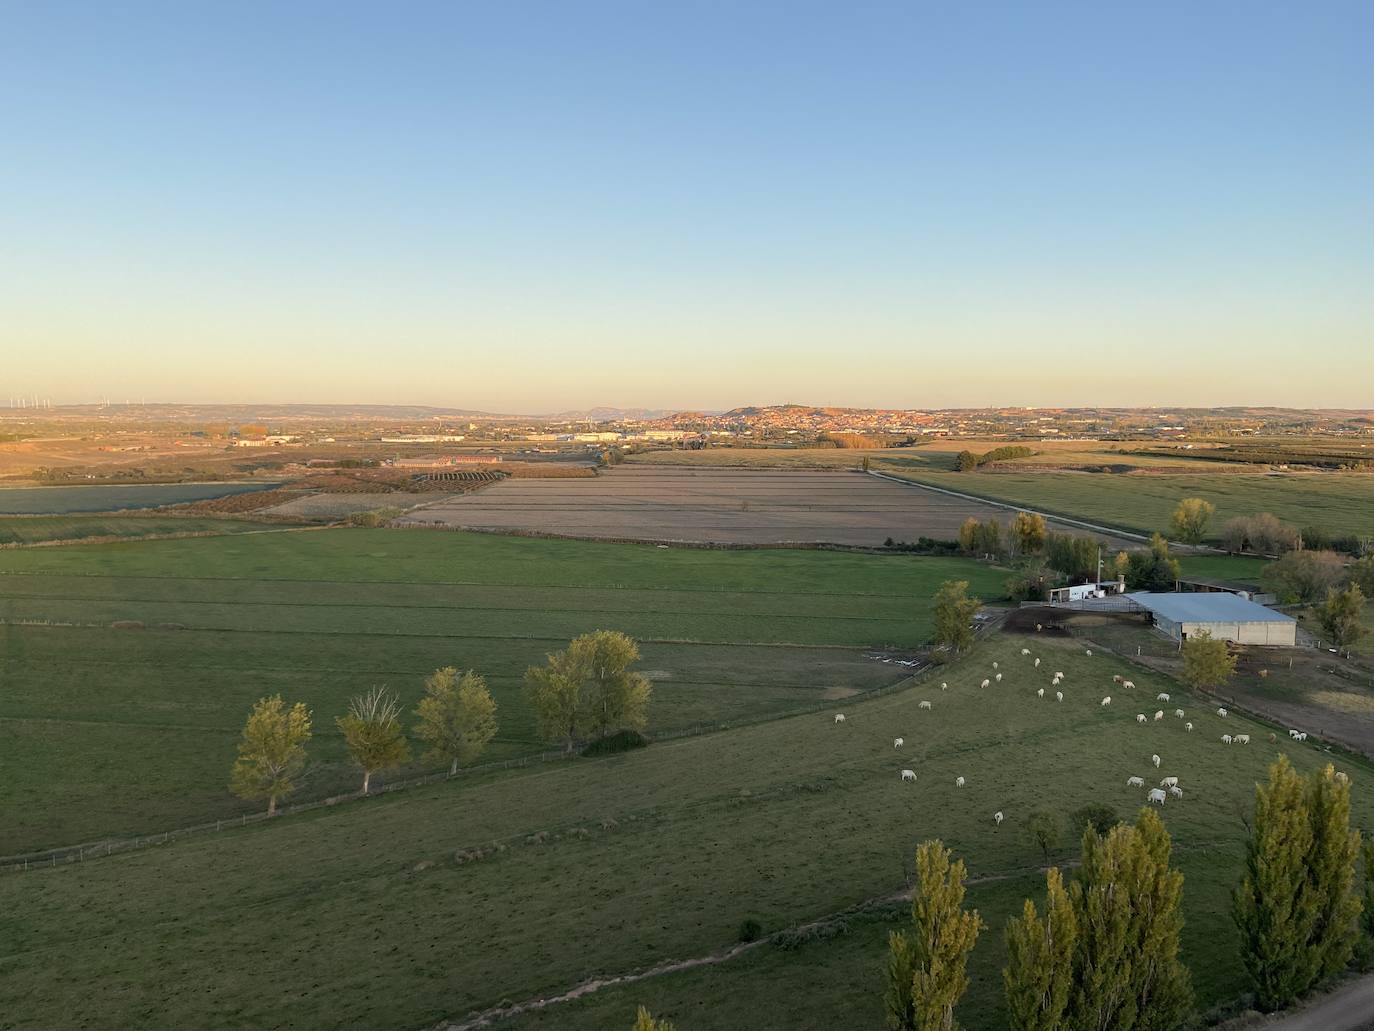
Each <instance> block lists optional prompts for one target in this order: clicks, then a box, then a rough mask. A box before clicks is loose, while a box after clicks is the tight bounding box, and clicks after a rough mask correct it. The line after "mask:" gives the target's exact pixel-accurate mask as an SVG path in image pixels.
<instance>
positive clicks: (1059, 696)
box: [1054, 691, 1064, 702]
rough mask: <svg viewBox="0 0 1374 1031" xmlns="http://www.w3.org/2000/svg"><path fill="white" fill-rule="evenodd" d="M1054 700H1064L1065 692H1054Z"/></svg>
mask: <svg viewBox="0 0 1374 1031" xmlns="http://www.w3.org/2000/svg"><path fill="white" fill-rule="evenodd" d="M1054 700H1055V701H1056V702H1062V701H1063V700H1064V692H1063V691H1056V692H1054Z"/></svg>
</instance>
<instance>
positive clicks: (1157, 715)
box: [1155, 709, 1164, 723]
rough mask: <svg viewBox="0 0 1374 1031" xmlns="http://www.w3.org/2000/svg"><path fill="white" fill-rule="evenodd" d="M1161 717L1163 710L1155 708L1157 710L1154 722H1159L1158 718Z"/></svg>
mask: <svg viewBox="0 0 1374 1031" xmlns="http://www.w3.org/2000/svg"><path fill="white" fill-rule="evenodd" d="M1163 718H1164V710H1163V709H1159V710H1157V711H1156V712H1155V722H1156V723H1158V722H1159V721H1160V720H1162V719H1163Z"/></svg>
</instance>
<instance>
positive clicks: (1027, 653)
mask: <svg viewBox="0 0 1374 1031" xmlns="http://www.w3.org/2000/svg"><path fill="white" fill-rule="evenodd" d="M1021 654H1022V655H1029V654H1030V649H1029V648H1022V649H1021Z"/></svg>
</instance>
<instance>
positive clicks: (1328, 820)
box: [1306, 763, 1361, 987]
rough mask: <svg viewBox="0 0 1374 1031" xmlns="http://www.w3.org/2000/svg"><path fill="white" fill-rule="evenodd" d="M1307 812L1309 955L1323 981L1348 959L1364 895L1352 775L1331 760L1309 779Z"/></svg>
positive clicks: (1319, 982) (1316, 978) (1314, 981)
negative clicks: (1312, 913)
mask: <svg viewBox="0 0 1374 1031" xmlns="http://www.w3.org/2000/svg"><path fill="white" fill-rule="evenodd" d="M1307 812H1308V819H1309V820H1310V821H1311V824H1312V853H1311V855H1310V856H1309V857H1308V860H1307V879H1308V890H1309V891H1311V892H1312V893H1313V895H1314V897H1315V902H1316V919H1315V921H1314V923H1313V927H1312V935H1311V938H1310V939H1309V941H1308V947H1307V950H1306V959H1307V960H1308V962H1309V963H1310V964H1311V966H1312V974H1311V976H1312V981H1311V984H1312V987H1317V986H1319V985H1322V984H1325V983H1326V982H1328V981H1330V980H1331V979H1332V978H1334V977H1336V976H1337V975H1338V974H1340V973H1341V972H1342V971H1343V970H1345V968H1346V966H1347V965H1348V964H1349V963H1350V957H1351V954H1352V953H1353V952H1354V949H1355V943H1356V941H1357V940H1358V937H1359V916H1360V909H1361V898H1360V895H1358V894H1357V893H1356V892H1355V861H1356V859H1357V858H1358V857H1359V854H1360V832H1359V831H1357V830H1351V829H1350V780H1349V778H1347V777H1343V776H1337V774H1336V769H1335V767H1334V766H1332V765H1330V764H1329V763H1328V764H1327V766H1326V767H1325V768H1324V769H1321V770H1318V771H1316V772H1314V773H1313V774H1312V776H1311V778H1309V780H1308V786H1307Z"/></svg>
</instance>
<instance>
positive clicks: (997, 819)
mask: <svg viewBox="0 0 1374 1031" xmlns="http://www.w3.org/2000/svg"><path fill="white" fill-rule="evenodd" d="M1003 819H1004V817H1003V816H1002V810H1000V809H999V810H997V812H995V813H993V814H992V822H993V823H995V824H997V826H999V827H1000V826H1002V820H1003Z"/></svg>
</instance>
